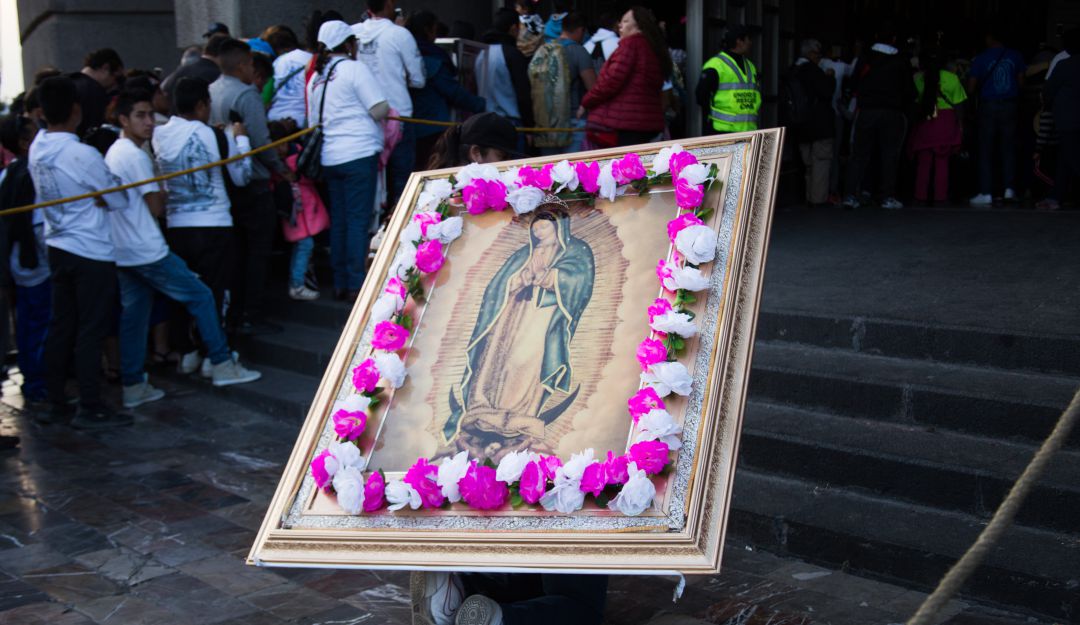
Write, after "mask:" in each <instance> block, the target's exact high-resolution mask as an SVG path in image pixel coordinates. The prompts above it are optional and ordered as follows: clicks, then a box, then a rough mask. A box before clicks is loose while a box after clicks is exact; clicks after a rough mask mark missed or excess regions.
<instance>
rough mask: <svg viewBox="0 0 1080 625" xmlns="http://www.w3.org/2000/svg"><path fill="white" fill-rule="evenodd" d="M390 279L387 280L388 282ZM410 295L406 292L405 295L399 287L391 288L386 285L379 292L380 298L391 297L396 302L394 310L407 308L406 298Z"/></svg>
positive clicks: (399, 310) (398, 310)
mask: <svg viewBox="0 0 1080 625" xmlns="http://www.w3.org/2000/svg"><path fill="white" fill-rule="evenodd" d="M389 281H390V280H387V282H389ZM408 296H409V294H408V293H405V296H404V297H403V296H402V295H401V291H400V290H399V289H397V288H394V289H391V288H389V287H384V288H383V291H382V293H380V294H379V297H378V299H382V298H384V297H388V298H390V301H391V302H393V303H394V311H395V312H401V311H402V310H403V309H404V308H405V298H406V297H408Z"/></svg>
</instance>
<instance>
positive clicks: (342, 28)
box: [319, 20, 353, 50]
mask: <svg viewBox="0 0 1080 625" xmlns="http://www.w3.org/2000/svg"><path fill="white" fill-rule="evenodd" d="M352 36H353V31H352V28H349V25H348V24H346V23H345V22H343V21H341V20H330V21H329V22H323V25H322V26H320V27H319V43H321V44H323V45H324V46H326V49H327V50H333V49H334V48H336V47H338V46H340V45H341V44H343V43H345V40H347V39H348V38H349V37H352Z"/></svg>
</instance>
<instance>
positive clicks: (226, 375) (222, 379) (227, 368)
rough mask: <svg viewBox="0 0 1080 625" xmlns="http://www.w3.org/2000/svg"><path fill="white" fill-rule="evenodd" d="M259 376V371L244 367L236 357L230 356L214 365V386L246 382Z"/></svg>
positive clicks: (252, 380) (260, 375)
mask: <svg viewBox="0 0 1080 625" xmlns="http://www.w3.org/2000/svg"><path fill="white" fill-rule="evenodd" d="M261 377H262V374H261V373H259V372H258V371H252V370H250V369H247V368H245V367H244V365H242V364H240V362H239V361H238V360H236V358H230V359H228V360H226V361H225V362H222V363H218V364H216V365H214V373H213V379H214V386H232V385H233V384H246V383H248V382H254V381H255V380H258V379H259V378H261Z"/></svg>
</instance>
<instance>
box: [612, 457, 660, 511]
mask: <svg viewBox="0 0 1080 625" xmlns="http://www.w3.org/2000/svg"><path fill="white" fill-rule="evenodd" d="M627 473H628V474H629V476H630V479H629V480H627V481H626V483H625V484H623V485H622V488H621V489H620V490H619V494H618V495H615V498H614V499H612V500H611V503H609V504H608V508H611V509H612V510H618V511H619V512H622V513H623V514H625V515H626V516H637V515H639V514H641V513H642V512H645V510H647V509H648V508H649V506H650V505H652V501H653V499H654V498H655V497H656V486H654V485H653V483H652V480H650V479H649V476H647V475H645V471H642V470H640V469H638V467H637V463H636V462H631V463H630V466H629V467H628V468H627Z"/></svg>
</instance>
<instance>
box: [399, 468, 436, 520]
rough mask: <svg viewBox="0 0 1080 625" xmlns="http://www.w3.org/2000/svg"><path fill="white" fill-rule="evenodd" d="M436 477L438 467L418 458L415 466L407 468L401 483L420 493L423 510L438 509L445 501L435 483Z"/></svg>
mask: <svg viewBox="0 0 1080 625" xmlns="http://www.w3.org/2000/svg"><path fill="white" fill-rule="evenodd" d="M438 475H439V467H438V465H434V464H430V463H428V461H427V459H426V458H420V459H419V460H417V461H416V464H414V465H412V466H411V467H409V470H408V471H406V472H405V477H404V478H402V479H401V481H402V482H405V483H406V484H408V485H409V486H412V487H413V488H414V489H416V492H418V493H420V501H421V503H423V505H424V507H425V508H438V507H439V506H441V505H443V502H444V501H446V497H445V496H443V494H442V487H441V486H439V484H438V482H436V481H435V478H436V477H437V476H438Z"/></svg>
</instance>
